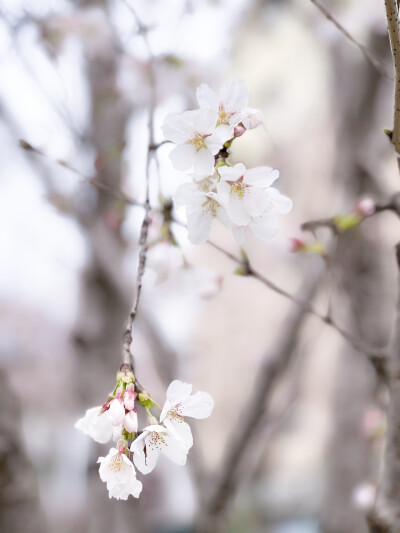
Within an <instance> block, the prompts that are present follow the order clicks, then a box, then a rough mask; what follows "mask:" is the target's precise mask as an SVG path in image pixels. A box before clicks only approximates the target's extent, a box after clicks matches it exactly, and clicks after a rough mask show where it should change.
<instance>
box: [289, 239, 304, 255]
mask: <svg viewBox="0 0 400 533" xmlns="http://www.w3.org/2000/svg"><path fill="white" fill-rule="evenodd" d="M304 249H305V243H304V241H302V240H301V239H297V238H296V237H293V238H292V239H290V251H291V252H292V253H297V252H303V251H304Z"/></svg>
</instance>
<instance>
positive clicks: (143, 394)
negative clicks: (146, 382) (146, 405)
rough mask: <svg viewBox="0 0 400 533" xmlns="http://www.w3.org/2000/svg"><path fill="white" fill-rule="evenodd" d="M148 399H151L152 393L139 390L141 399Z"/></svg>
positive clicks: (141, 400)
mask: <svg viewBox="0 0 400 533" xmlns="http://www.w3.org/2000/svg"><path fill="white" fill-rule="evenodd" d="M147 400H150V394H149V393H148V392H146V391H143V392H139V401H140V402H147Z"/></svg>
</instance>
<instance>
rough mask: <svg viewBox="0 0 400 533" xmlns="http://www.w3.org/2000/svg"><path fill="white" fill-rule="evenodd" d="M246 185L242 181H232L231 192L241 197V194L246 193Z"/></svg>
mask: <svg viewBox="0 0 400 533" xmlns="http://www.w3.org/2000/svg"><path fill="white" fill-rule="evenodd" d="M246 190H247V185H245V184H244V183H241V182H240V181H234V182H233V183H232V184H231V191H230V192H231V194H235V195H236V196H238V197H239V198H243V196H244V195H245V194H246Z"/></svg>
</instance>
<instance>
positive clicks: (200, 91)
mask: <svg viewBox="0 0 400 533" xmlns="http://www.w3.org/2000/svg"><path fill="white" fill-rule="evenodd" d="M196 96H197V102H198V104H199V106H200V107H202V108H203V109H213V110H214V111H218V104H219V100H218V96H217V94H216V93H215V92H214V91H213V90H212V89H210V87H209V86H208V85H207V84H206V83H202V84H201V85H200V86H199V87H197V90H196Z"/></svg>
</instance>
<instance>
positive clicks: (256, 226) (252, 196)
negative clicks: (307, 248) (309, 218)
mask: <svg viewBox="0 0 400 533" xmlns="http://www.w3.org/2000/svg"><path fill="white" fill-rule="evenodd" d="M218 172H219V174H220V176H221V181H220V182H219V183H218V184H217V191H218V194H217V196H216V200H217V201H219V202H220V203H221V204H222V205H224V207H225V210H226V213H227V215H228V216H229V218H230V220H231V221H232V222H233V224H234V225H235V226H234V227H233V233H234V236H235V238H236V240H237V242H238V243H239V244H242V243H243V242H244V241H245V238H246V227H248V228H249V229H250V230H251V231H252V233H253V234H254V235H255V236H256V237H257V238H259V239H263V240H269V239H271V238H272V237H273V236H274V235H275V234H276V232H277V231H278V220H277V218H276V216H275V215H276V214H278V213H288V212H289V211H290V210H291V208H292V201H291V200H290V199H289V198H287V197H286V196H283V195H281V194H280V193H279V191H278V190H277V189H274V188H272V187H270V185H272V183H273V182H274V181H275V180H276V179H277V178H278V177H279V172H278V171H277V170H273V169H272V168H269V167H258V168H252V169H249V170H247V169H246V167H245V166H244V165H243V164H242V163H238V164H237V165H235V166H233V167H228V166H222V167H220V168H219V169H218Z"/></svg>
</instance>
